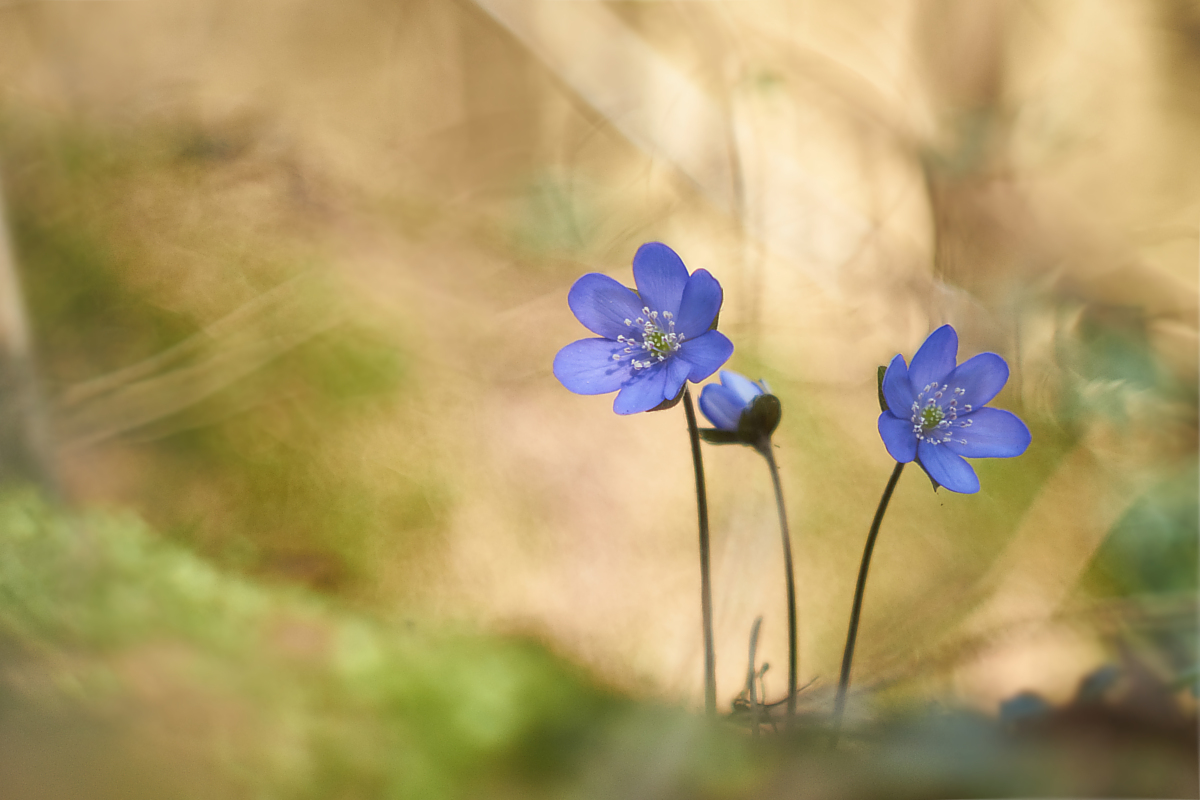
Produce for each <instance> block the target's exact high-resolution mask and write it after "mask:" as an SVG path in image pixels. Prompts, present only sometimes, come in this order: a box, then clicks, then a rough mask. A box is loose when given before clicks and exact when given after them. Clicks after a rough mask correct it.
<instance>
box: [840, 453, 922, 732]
mask: <svg viewBox="0 0 1200 800" xmlns="http://www.w3.org/2000/svg"><path fill="white" fill-rule="evenodd" d="M903 470H904V464H902V463H901V462H899V461H897V462H896V468H895V469H893V470H892V477H891V478H890V479H889V480H888V484H887V488H885V489H884V490H883V497H881V498H879V507H878V508H877V509H875V519H874V520H873V521H872V522H871V532H870V533H868V534H867V546H866V548H864V549H863V557H862V564H860V565H859V567H858V585H857V586H855V587H854V607H853V608H852V609H851V610H850V630H849V631H848V632H847V633H846V649H845V651H844V652H843V653H842V675H841V679H840V680H839V681H838V690H837V698H836V699H835V700H834V701H833V738H832V739H831V740H830V747H833V746H836V745H837V741H838V736H839V735H840V734H841V731H842V714H843V713H845V710H846V690H847V689H848V688H849V687H850V665H851V663H852V662H853V661H854V642H855V640H856V639H857V638H858V618H859V617H860V616H861V615H862V601H863V592H864V591H865V590H866V588H867V570H868V569H869V568H870V566H871V551H873V550H874V549H875V538H876V537H877V536H879V525H880V523H882V522H883V514H884V512H886V511H887V507H888V501H889V500H891V499H892V492H893V491H895V489H896V482H897V481H899V480H900V473H901V472H902V471H903Z"/></svg>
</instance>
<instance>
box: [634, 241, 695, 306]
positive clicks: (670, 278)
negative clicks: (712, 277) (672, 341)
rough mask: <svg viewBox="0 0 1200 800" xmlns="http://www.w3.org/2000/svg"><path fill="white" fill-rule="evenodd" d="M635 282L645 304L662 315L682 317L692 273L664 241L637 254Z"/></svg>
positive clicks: (650, 245)
mask: <svg viewBox="0 0 1200 800" xmlns="http://www.w3.org/2000/svg"><path fill="white" fill-rule="evenodd" d="M633 280H634V283H636V284H637V290H638V294H639V295H641V296H642V305H645V306H647V307H649V309H650V310H651V311H657V312H659V314H661V313H662V312H664V311H669V312H670V313H671V314H672V315H673V316H674V317H676V318H678V317H679V305H680V303H681V302H682V300H683V289H684V287H685V286H686V285H687V282H688V271H687V267H685V266H684V265H683V260H682V259H681V258H680V257H679V255H678V254H677V253H676V252H675V251H674V250H672V249H671V248H669V247H667V246H666V245H665V244H662V243H661V242H648V243H646V244H644V245H642V246H641V247H639V248H638V250H637V252H636V253H634V255H633ZM631 319H632V318H631Z"/></svg>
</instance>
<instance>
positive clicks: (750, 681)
mask: <svg viewBox="0 0 1200 800" xmlns="http://www.w3.org/2000/svg"><path fill="white" fill-rule="evenodd" d="M762 621H763V618H762V617H761V616H759V617H756V618H755V620H754V627H752V628H751V629H750V666H749V667H748V668H747V670H746V691H747V693H748V694H749V695H750V730H751V732H752V733H753V734H754V735H755V736H758V718H759V709H760V705H759V702H758V690H757V687H756V686H755V685H754V684H755V682H756V679H757V678H758V668H757V667H756V665H755V663H754V657H755V651H756V650H757V649H758V631H759V628H761V627H762Z"/></svg>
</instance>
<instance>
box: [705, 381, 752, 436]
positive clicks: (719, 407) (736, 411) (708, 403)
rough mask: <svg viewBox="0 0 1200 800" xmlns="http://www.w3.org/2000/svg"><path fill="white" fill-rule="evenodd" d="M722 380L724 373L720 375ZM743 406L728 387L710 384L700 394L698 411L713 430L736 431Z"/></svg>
mask: <svg viewBox="0 0 1200 800" xmlns="http://www.w3.org/2000/svg"><path fill="white" fill-rule="evenodd" d="M721 375H722V378H724V375H725V373H721ZM744 409H745V405H744V404H743V403H742V401H741V398H739V397H738V396H737V393H736V392H734V391H733V390H732V389H730V388H729V387H728V386H722V385H720V384H717V383H710V384H708V385H707V386H705V387H704V389H703V390H702V391H701V392H700V411H701V412H702V413H703V414H704V416H705V417H707V418H708V421H709V422H711V423H712V425H713V427H714V428H720V429H721V430H724V431H736V430H737V426H738V420H740V419H741V418H742V411H743V410H744Z"/></svg>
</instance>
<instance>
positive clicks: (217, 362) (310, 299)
mask: <svg viewBox="0 0 1200 800" xmlns="http://www.w3.org/2000/svg"><path fill="white" fill-rule="evenodd" d="M310 284H311V280H309V279H307V278H297V279H293V280H292V281H289V282H288V283H285V284H283V285H282V286H279V287H276V288H275V289H272V290H270V291H268V292H265V293H264V294H262V295H260V296H259V297H257V298H255V299H254V300H252V301H251V302H249V303H247V304H245V305H244V306H242V307H241V308H239V309H237V310H236V311H234V312H233V313H231V314H229V315H227V316H225V317H223V318H222V319H220V320H218V321H217V322H215V323H213V324H212V325H210V326H209V327H207V328H205V329H204V330H203V331H201V332H200V333H197V334H196V335H194V336H192V337H190V338H188V339H187V340H185V341H183V342H181V343H179V344H177V345H175V346H174V347H171V348H169V349H167V350H165V351H163V352H161V353H159V354H157V355H154V356H151V357H150V358H148V359H145V360H144V361H141V362H139V363H137V364H133V365H131V366H129V367H125V368H124V369H120V370H117V371H116V372H112V373H109V374H108V375H104V376H101V377H99V378H95V379H93V380H90V381H86V382H85V383H82V384H79V385H77V386H75V387H72V388H70V389H68V390H67V391H66V392H64V393H63V396H62V397H61V398H60V400H59V403H58V413H59V415H60V416H59V425H60V428H61V430H62V434H63V436H62V439H63V442H64V447H65V448H76V447H86V446H88V445H92V444H96V443H98V442H101V441H104V440H106V439H111V438H113V437H116V436H119V435H121V434H124V433H128V432H129V431H132V430H135V429H137V428H140V427H143V426H145V425H148V424H150V423H152V422H155V421H157V420H160V419H162V418H164V417H167V416H169V415H171V414H176V413H178V412H180V411H182V410H184V409H186V408H188V407H190V406H192V405H194V404H196V403H198V402H200V401H201V400H203V399H205V398H207V397H210V396H211V395H213V394H214V393H216V392H218V391H220V390H221V389H224V388H225V387H227V386H229V385H230V384H232V383H234V382H235V381H237V380H239V379H241V378H244V377H246V376H248V375H250V374H252V373H253V372H255V371H257V370H259V369H261V368H262V367H263V366H265V365H266V364H268V363H269V362H271V361H273V360H274V359H276V358H278V357H279V356H281V355H282V354H284V353H286V352H287V351H289V350H291V349H293V348H295V347H297V346H298V345H301V344H303V343H304V342H306V341H308V340H309V339H311V338H312V337H314V336H317V335H318V334H320V333H323V332H324V331H327V330H329V329H330V328H332V327H334V326H335V325H337V324H338V323H339V322H340V321H341V314H340V313H339V312H338V310H337V309H336V307H335V308H330V307H329V306H328V301H327V295H325V294H323V293H321V292H319V291H316V290H315V288H314V287H313V286H311V285H310Z"/></svg>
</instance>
